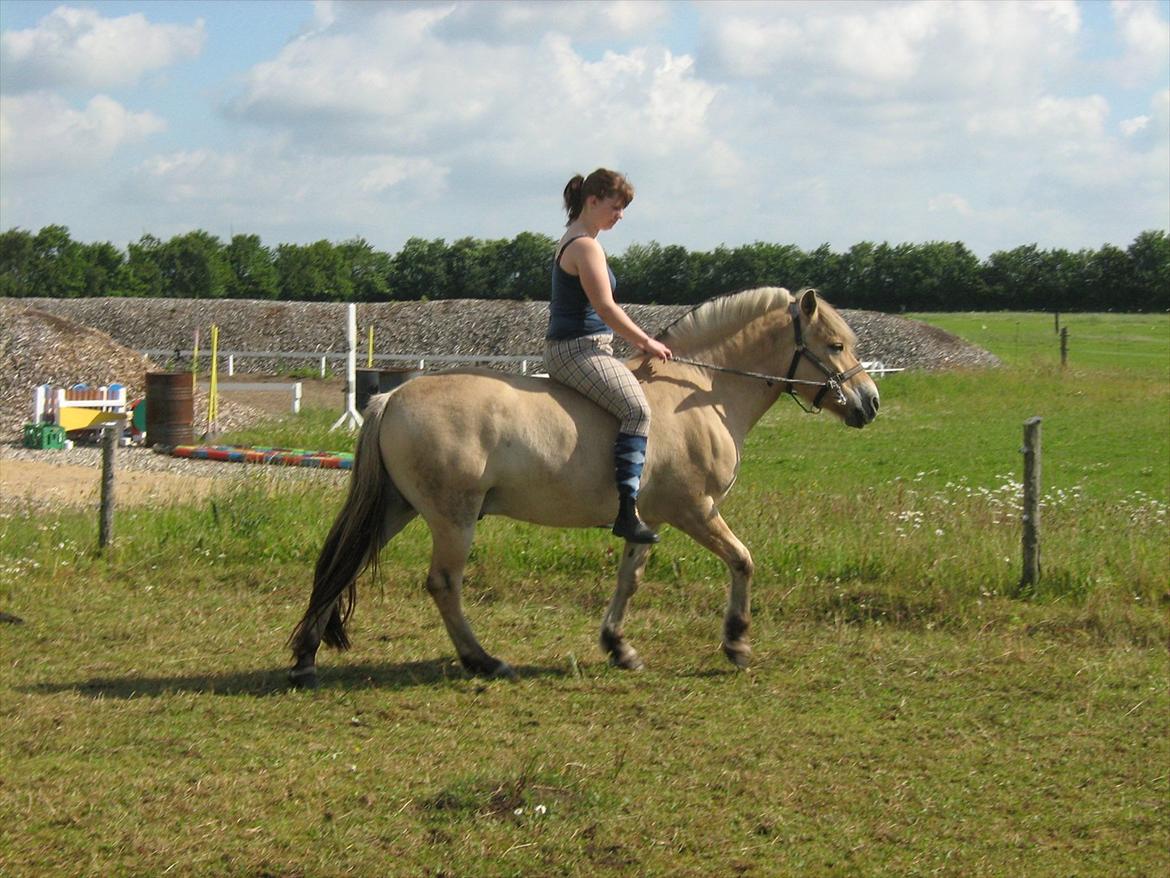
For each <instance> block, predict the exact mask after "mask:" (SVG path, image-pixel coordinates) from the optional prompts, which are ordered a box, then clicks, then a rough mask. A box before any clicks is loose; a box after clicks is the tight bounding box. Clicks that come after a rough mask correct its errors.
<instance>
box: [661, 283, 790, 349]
mask: <svg viewBox="0 0 1170 878" xmlns="http://www.w3.org/2000/svg"><path fill="white" fill-rule="evenodd" d="M792 300H793V297H792V294H791V293H789V292H788V290H786V289H784V288H783V287H760V288H759V289H755V290H745V291H744V292H742V293H731V294H729V295H726V296H718V297H716V298H714V299H708V300H707V301H706V302H704V303H703V304H701V305H698V306H696V307H695V308H694V309H693V310H691V311H688V312H687V313H686V314H684V315H683V316H682V317H680V318H679V319H678V320H676V321H675V322H674V323H672V324H670V326H668V327H666V329H664V330H663V331H662V332H661V333H660V334H659V336H658V340H659V341H661V342H662V343H663V344H666V345H669V347H670V348H671V350H673V351H674V352H675V353H676V354H687V355H690V354H697V353H699V352H701V351H705V350H709V349H710V348H712V347H715V346H716V345H718V344H719V343H720V342H722V341H724V340H726V339H727V337H728V336H729V335H732V334H733V333H734V331H735V330H737V329H739V328H740V327H743V326H745V325H746V324H748V323H750V322H751V321H752V320H755V319H756V318H757V317H761V316H763V315H764V314H766V313H768V312H769V311H773V310H776V309H778V308H787V307H788V305H789V303H791V302H792Z"/></svg>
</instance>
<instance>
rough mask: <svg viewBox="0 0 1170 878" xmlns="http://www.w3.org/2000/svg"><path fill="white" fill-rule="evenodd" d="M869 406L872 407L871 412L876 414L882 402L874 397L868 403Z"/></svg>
mask: <svg viewBox="0 0 1170 878" xmlns="http://www.w3.org/2000/svg"><path fill="white" fill-rule="evenodd" d="M869 404H870V405H872V406H873V410H874V411H875V412H876V411H877V410H878V408H879V407H880V406H881V404H882V401H881V400H880V399H878V398H877V397H876V396H875V397H874V398H873V399H871V400H870V401H869Z"/></svg>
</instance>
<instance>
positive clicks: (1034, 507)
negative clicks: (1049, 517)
mask: <svg viewBox="0 0 1170 878" xmlns="http://www.w3.org/2000/svg"><path fill="white" fill-rule="evenodd" d="M1022 451H1023V452H1024V512H1023V523H1024V539H1023V550H1024V572H1023V576H1022V577H1021V578H1020V590H1021V591H1027V590H1028V589H1029V588H1030V587H1031V586H1034V585H1035V584H1036V583H1037V582H1039V581H1040V418H1028V420H1026V421H1024V447H1023V449H1022Z"/></svg>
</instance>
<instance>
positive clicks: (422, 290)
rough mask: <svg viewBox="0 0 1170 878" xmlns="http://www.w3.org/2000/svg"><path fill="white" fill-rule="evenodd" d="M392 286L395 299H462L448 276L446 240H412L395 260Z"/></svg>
mask: <svg viewBox="0 0 1170 878" xmlns="http://www.w3.org/2000/svg"><path fill="white" fill-rule="evenodd" d="M391 263H392V266H393V271H392V273H391V276H390V286H391V288H392V289H393V290H394V293H395V298H398V299H407V300H417V299H451V298H457V297H458V292H457V290H458V287H457V286H453V285H452V284H451V283H450V275H448V273H447V246H446V244H445V243H444V241H443V239H442V238H436V239H435V240H433V241H427V240H425V239H423V238H410V239H409V240H408V241H407V242H406V243H405V244H403V245H402V249H401V250H399V251H398V253H397V254H396V255H395V256H394V258H393V259H392V260H391Z"/></svg>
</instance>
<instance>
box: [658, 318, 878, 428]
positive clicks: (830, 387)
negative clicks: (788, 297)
mask: <svg viewBox="0 0 1170 878" xmlns="http://www.w3.org/2000/svg"><path fill="white" fill-rule="evenodd" d="M788 311H789V313H790V314H791V315H792V329H793V332H794V333H795V334H796V347H795V348H794V349H793V351H792V362H791V363H790V364H789V365H788V374H787V375H785V376H784V377H783V378H781V377H780V376H779V375H767V374H765V373H763V372H750V371H748V370H746V369H732V368H730V367H728V366H716V365H715V364H714V363H703V362H700V361H698V360H691V359H688V358H686V357H671V359H672V360H673V361H674V362H676V363H684V364H686V365H688V366H698V367H699V368H700V369H709V370H711V371H712V372H727V373H729V374H731V375H742V376H744V377H746V378H756V379H758V380H760V381H765V382H767V384H768V386H769V387H771V386H772V385H773V384H787V385H788V387H787V388H785V390H784V392H785V393H787V394H788V395H789V396H791V397H792V398H793V399H794V400H795V401H796V404H797V405H798V406H800V407H801V408H802V409H803V410H804V411H806V412H808V413H809V414H810V415H815V414H818V413H819V412H820V411H821V402H822V401H823V400H824V398H825V394H827V393H829V392H830V391H832V392H833V393H834V394H835V396H836V399H837V403H838V404H839V405H845V403H846V402H847V400H846V399H845V391H844V389H843V388H842V385H843V384H844V383H845V382H846V381H848V380H849V379H850V378H852V377H853V376H854V375H856V374H857V373H858V372H860V371H862V365H861V363H858V364H857V365H856V366H854V367H853V368H852V369H848V370H846V371H844V372H840V371H838V372H834V371H833V370H832V369H830V368H829V367H828V366H826V365H825V364H824V362H822V361H821V359H820V357H818V356H817V355H816V354H814V353H813V352H812V351H810V350H809V349H808V348H806V347H805V345H804V333H803V332H802V330H801V327H800V305H799V304H798V303H796V302H793V303H792V304H790V305H789V306H788ZM802 357H803V358H804V359H806V360H808V361H809V362H810V363H812V364H813V366H815V367H816V368H817V369H818V370H819V371H820V372H822V373H823V374H824V376H825V380H824V381H805V380H804V379H801V378H793V377H792V376H793V375H795V374H796V369H797V367H798V366H799V365H800V360H801V358H802ZM794 384H804V385H808V386H810V387H819V388H820V389H821V390H820V392H819V393H818V394H817V395H816V399H814V400H813V404H812V408H811V409H810V408H806V407H805V405H804V402H803V401H802V400H801V398H800V397H799V396H797V395H796V388H795V387H793V385H794Z"/></svg>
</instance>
